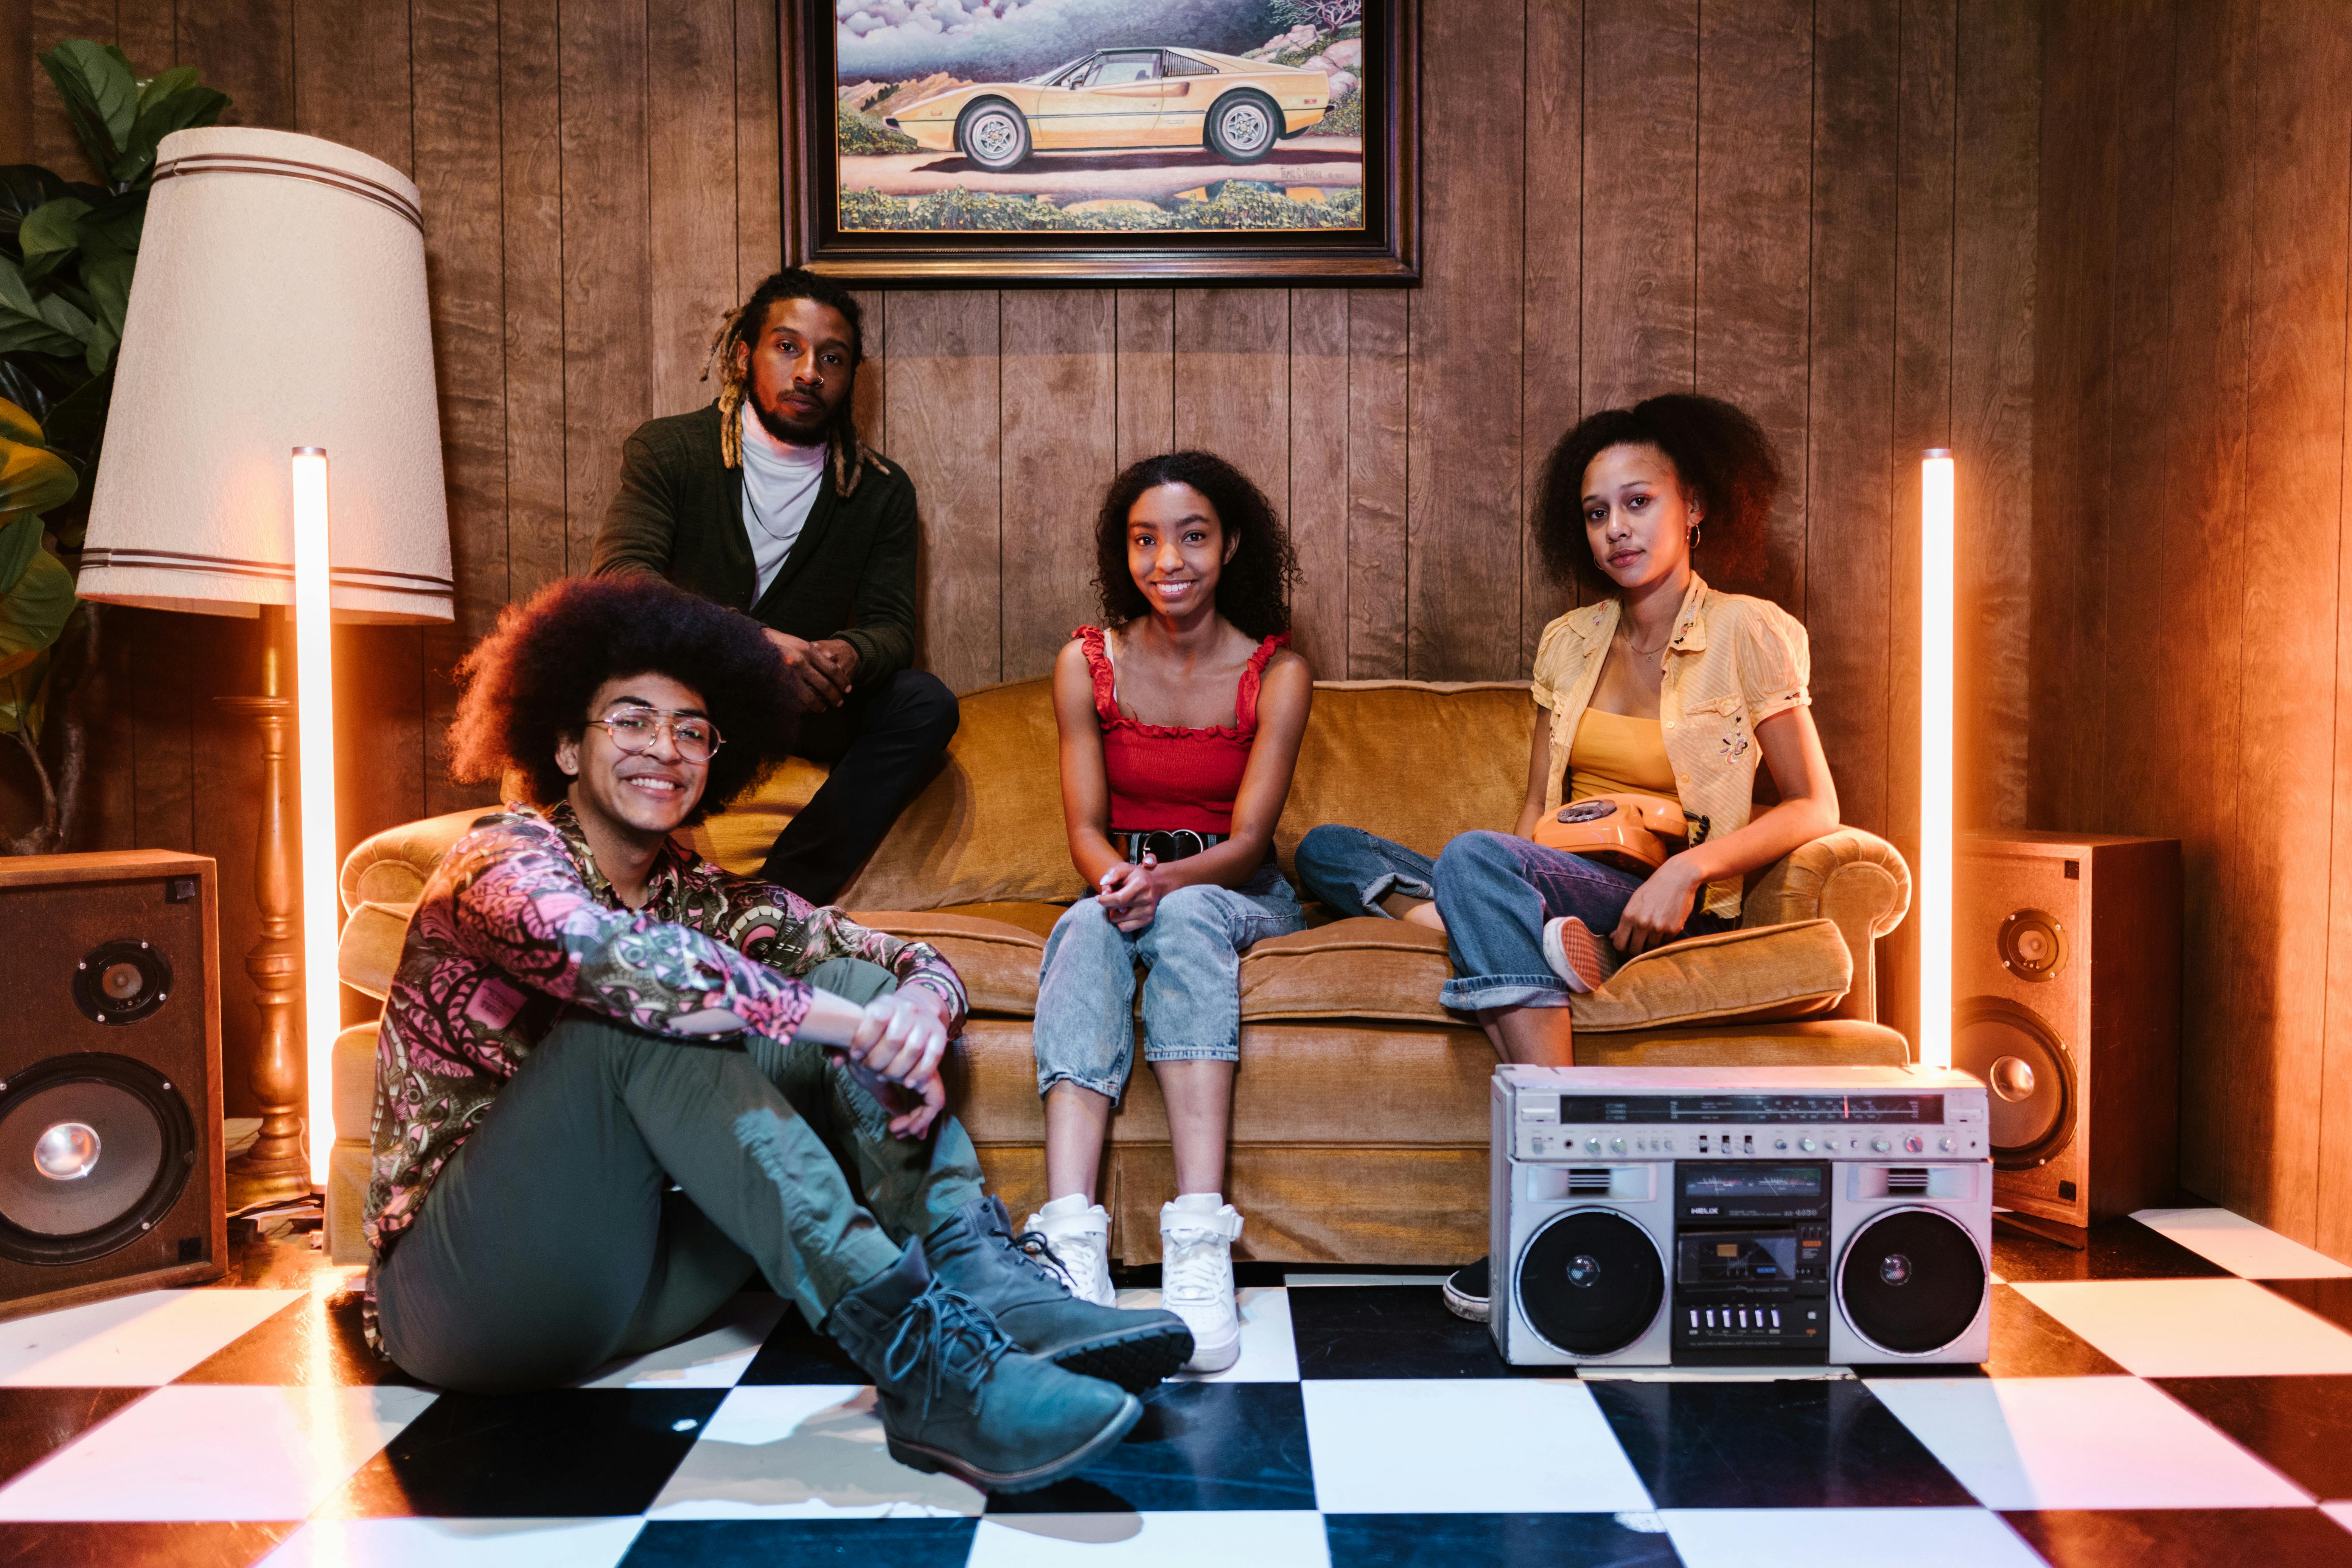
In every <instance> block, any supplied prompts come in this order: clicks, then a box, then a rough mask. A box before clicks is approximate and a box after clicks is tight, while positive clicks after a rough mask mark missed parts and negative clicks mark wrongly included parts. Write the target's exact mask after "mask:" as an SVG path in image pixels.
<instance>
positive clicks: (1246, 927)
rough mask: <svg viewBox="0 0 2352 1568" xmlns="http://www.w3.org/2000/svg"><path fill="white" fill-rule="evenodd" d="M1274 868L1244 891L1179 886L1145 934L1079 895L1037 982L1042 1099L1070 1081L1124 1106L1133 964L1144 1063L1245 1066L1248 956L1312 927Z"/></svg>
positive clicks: (1131, 1046) (1057, 925)
mask: <svg viewBox="0 0 2352 1568" xmlns="http://www.w3.org/2000/svg"><path fill="white" fill-rule="evenodd" d="M1306 925H1307V917H1306V916H1305V914H1303V913H1302V912H1301V911H1300V910H1299V908H1298V898H1297V895H1296V894H1295V893H1293V892H1292V891H1291V890H1290V884H1289V883H1288V882H1286V881H1284V880H1283V879H1282V873H1281V872H1280V871H1278V870H1276V868H1275V867H1274V866H1273V865H1272V864H1271V863H1269V864H1268V865H1267V866H1266V868H1265V869H1264V870H1263V871H1260V872H1259V873H1258V874H1257V877H1256V878H1255V879H1254V880H1252V881H1250V882H1248V883H1246V884H1245V885H1244V886H1242V887H1239V888H1208V887H1192V888H1179V889H1176V890H1175V891H1174V892H1172V893H1171V894H1169V895H1168V896H1167V897H1166V898H1164V899H1161V900H1160V908H1159V909H1158V910H1156V911H1155V912H1154V914H1153V916H1152V921H1151V923H1150V925H1148V926H1145V927H1144V928H1143V929H1142V930H1141V931H1133V932H1129V931H1121V930H1119V929H1118V927H1117V926H1115V925H1113V924H1111V921H1110V917H1109V916H1108V915H1107V914H1105V913H1104V912H1103V908H1102V905H1101V903H1100V902H1099V901H1097V900H1095V899H1092V898H1086V899H1080V900H1078V901H1077V902H1076V903H1075V904H1072V905H1071V906H1070V907H1069V908H1068V909H1067V910H1065V911H1064V912H1063V914H1062V918H1061V919H1060V920H1058V921H1055V922H1054V934H1053V935H1051V936H1049V937H1047V938H1046V939H1045V967H1044V969H1043V971H1042V972H1041V973H1040V974H1039V976H1038V981H1037V1022H1036V1026H1035V1030H1034V1041H1035V1047H1036V1052H1037V1092H1038V1093H1039V1094H1041V1095H1042V1094H1044V1093H1045V1091H1046V1090H1047V1089H1051V1088H1053V1087H1054V1086H1055V1084H1057V1083H1060V1082H1063V1081H1065V1080H1067V1081H1068V1082H1071V1083H1075V1084H1076V1085H1078V1086H1079V1087H1080V1088H1081V1089H1093V1090H1094V1091H1095V1092H1096V1093H1097V1094H1101V1095H1107V1096H1108V1097H1109V1098H1110V1099H1111V1100H1114V1101H1116V1100H1118V1098H1119V1094H1120V1091H1121V1090H1123V1089H1125V1088H1126V1087H1127V1075H1128V1073H1129V1071H1130V1070H1131V1069H1132V1068H1134V1065H1135V966H1136V963H1138V962H1139V961H1140V962H1141V963H1142V964H1143V967H1144V981H1143V1058H1144V1059H1145V1060H1146V1061H1152V1062H1167V1061H1224V1062H1231V1061H1239V1060H1240V1059H1241V1054H1242V993H1241V964H1242V954H1243V953H1244V952H1246V951H1248V949H1249V947H1250V945H1251V944H1252V943H1254V942H1263V941H1265V939H1266V938H1267V937H1270V936H1282V935H1285V934H1286V933H1288V932H1290V931H1301V930H1304V929H1305V928H1306Z"/></svg>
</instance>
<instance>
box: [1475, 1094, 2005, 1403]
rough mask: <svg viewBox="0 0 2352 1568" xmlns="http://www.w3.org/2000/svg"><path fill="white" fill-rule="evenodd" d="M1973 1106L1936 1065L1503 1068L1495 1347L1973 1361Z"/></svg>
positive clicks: (1791, 1359)
mask: <svg viewBox="0 0 2352 1568" xmlns="http://www.w3.org/2000/svg"><path fill="white" fill-rule="evenodd" d="M1985 1109H1986V1108H1985V1089H1984V1086H1983V1085H1982V1084H1980V1083H1979V1082H1978V1081H1977V1080H1976V1079H1973V1078H1970V1077H1969V1075H1968V1074H1966V1073H1960V1072H1953V1071H1950V1070H1948V1069H1946V1068H1531V1067H1505V1068H1501V1069H1499V1070H1498V1071H1497V1072H1496V1074H1495V1084H1494V1152H1493V1166H1492V1184H1493V1187H1492V1197H1493V1202H1492V1207H1491V1210H1490V1218H1489V1221H1488V1224H1489V1226H1490V1250H1489V1257H1490V1258H1491V1268H1492V1271H1493V1298H1492V1302H1493V1313H1492V1325H1493V1330H1494V1335H1495V1343H1496V1346H1497V1347H1499V1348H1500V1350H1501V1351H1502V1352H1503V1356H1504V1359H1505V1360H1507V1361H1510V1362H1513V1363H1519V1364H1522V1365H1562V1364H1578V1363H1610V1364H1617V1365H1633V1366H1663V1365H1667V1364H1673V1365H1677V1366H1707V1365H1717V1366H1801V1365H1854V1364H1857V1363H1889V1362H1907V1363H1937V1362H1980V1361H1982V1360H1984V1359H1985V1357H1986V1356H1987V1354H1989V1353H1990V1334H1991V1324H1990V1311H1991V1289H1990V1277H1991V1275H1990V1270H1991V1262H1992V1153H1991V1145H1990V1141H1989V1138H1988V1132H1987V1127H1986V1122H1985Z"/></svg>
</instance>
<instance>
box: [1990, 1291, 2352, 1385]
mask: <svg viewBox="0 0 2352 1568" xmlns="http://www.w3.org/2000/svg"><path fill="white" fill-rule="evenodd" d="M2011 1289H2013V1290H2015V1291H2016V1292H2017V1293H2018V1294H2019V1295H2021V1296H2022V1297H2024V1298H2025V1299H2026V1300H2029V1301H2031V1302H2032V1303H2033V1304H2034V1305H2035V1306H2037V1307H2039V1308H2041V1309H2042V1310H2043V1311H2045V1312H2047V1313H2049V1314H2050V1315H2051V1316H2052V1317H2053V1318H2055V1319H2057V1320H2058V1321H2060V1322H2062V1323H2063V1324H2065V1325H2066V1326H2067V1327H2068V1328H2070V1329H2072V1330H2074V1332H2075V1333H2077V1334H2080V1335H2081V1336H2082V1337H2083V1338H2084V1339H2086V1340H2088V1341H2089V1342H2091V1343H2092V1344H2094V1345H2095V1346H2097V1347H2098V1348H2099V1349H2100V1350H2101V1351H2103V1352H2105V1353H2106V1354H2107V1355H2108V1356H2110V1357H2111V1358H2113V1359H2114V1360H2115V1361H2116V1362H2117V1363H2120V1364H2121V1365H2122V1366H2123V1368H2124V1369H2125V1370H2126V1372H2132V1373H2137V1374H2138V1375H2140V1376H2142V1377H2255V1376H2262V1375H2265V1374H2274V1375H2288V1374H2294V1373H2320V1372H2326V1373H2352V1334H2347V1333H2346V1332H2345V1331H2343V1330H2342V1329H2339V1328H2337V1327H2336V1325H2335V1324H2333V1323H2331V1322H2329V1321H2326V1319H2324V1318H2320V1317H2317V1316H2315V1314H2313V1313H2310V1312H2306V1311H2305V1310H2303V1309H2302V1308H2300V1307H2298V1306H2296V1305H2295V1304H2294V1302H2292V1301H2289V1300H2286V1299H2285V1298H2284V1297H2282V1296H2277V1295H2273V1293H2272V1292H2270V1291H2268V1290H2265V1289H2263V1288H2262V1287H2261V1286H2259V1285H2257V1284H2254V1283H2253V1282H2252V1280H2247V1279H2072V1280H2058V1281H2050V1282H2044V1283H2041V1284H2023V1285H2013V1286H2011Z"/></svg>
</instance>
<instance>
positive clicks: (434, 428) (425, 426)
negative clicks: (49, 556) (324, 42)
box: [79, 127, 451, 621]
mask: <svg viewBox="0 0 2352 1568" xmlns="http://www.w3.org/2000/svg"><path fill="white" fill-rule="evenodd" d="M294 447H325V448H326V451H327V463H328V484H329V497H330V504H331V509H332V514H333V543H332V574H331V581H332V584H333V604H334V609H335V618H336V619H337V620H339V621H446V620H448V619H449V618H450V588H451V583H450V570H449V517H448V508H447V502H446V500H445V498H444V494H443V490H442V481H441V434H440V423H439V417H438V414H437V411H436V405H435V403H434V395H433V334H432V322H431V319H430V317H429V316H428V314H427V312H426V309H425V228H424V222H423V218H422V216H421V213H420V210H419V208H418V205H417V195H416V187H415V185H413V184H410V183H409V182H408V181H407V180H406V179H404V178H403V177H402V175H401V174H400V173H399V172H398V171H397V170H395V169H393V168H392V167H390V166H389V165H387V164H384V163H379V162H377V161H376V160H375V159H373V158H371V157H368V156H367V155H366V154H365V153H355V152H353V151H352V150H351V149H350V148H348V147H340V146H337V145H336V144H335V143H333V142H321V141H320V140H319V139H318V138H317V137H314V136H297V135H293V134H291V133H289V132H282V131H257V130H252V129H248V128H245V127H214V128H210V129H206V130H199V131H182V132H177V133H175V134H173V135H171V136H167V137H165V138H164V139H163V146H162V148H161V149H160V151H159V153H158V155H157V159H156V170H155V186H154V194H153V195H152V198H151V200H150V204H149V206H148V209H147V224H146V229H145V232H144V234H143V236H142V239H141V242H140V247H139V267H138V270H137V272H136V273H135V274H134V276H133V278H132V280H131V302H130V310H129V312H128V315H127V317H126V319H125V321H124V324H123V331H122V353H121V359H120V360H119V361H118V362H117V366H116V370H115V377H114V395H113V401H112V404H111V405H110V409H109V411H108V415H107V422H106V445H105V447H104V450H103V453H102V455H101V457H100V460H99V468H98V480H97V484H96V487H95V488H94V489H93V490H92V491H91V495H90V509H89V536H88V542H87V543H86V546H85V548H84V551H83V555H82V568H81V575H80V579H79V592H80V594H81V595H82V596H83V597H84V598H89V599H100V600H105V601H108V602H110V603H112V604H119V605H150V606H152V607H155V608H160V609H172V610H197V611H204V612H206V613H210V614H214V615H243V616H251V615H254V614H256V613H257V612H256V609H255V606H257V605H291V604H292V603H293V599H294V521H293V517H294V514H293V498H292V485H291V479H290V477H289V455H290V453H291V452H292V449H293V448H294Z"/></svg>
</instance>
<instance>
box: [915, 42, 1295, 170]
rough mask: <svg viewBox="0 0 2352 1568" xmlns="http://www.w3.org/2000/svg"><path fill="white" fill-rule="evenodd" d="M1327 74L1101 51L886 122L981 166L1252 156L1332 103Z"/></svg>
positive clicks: (959, 92) (1209, 54)
mask: <svg viewBox="0 0 2352 1568" xmlns="http://www.w3.org/2000/svg"><path fill="white" fill-rule="evenodd" d="M1330 90H1331V89H1330V79H1329V78H1328V76H1327V75H1326V74H1325V73H1324V72H1323V71H1321V70H1319V69H1315V70H1308V69H1302V68H1298V67H1296V66H1282V65H1275V64H1273V63H1271V62H1269V61H1266V60H1252V59H1244V58H1241V57H1240V56H1238V55H1224V54H1218V53H1215V52H1214V51H1213V50H1209V49H1186V48H1173V47H1150V48H1110V49H1097V50H1095V51H1094V52H1093V53H1091V54H1087V55H1081V56H1080V57H1079V58H1076V59H1074V60H1068V61H1066V62H1064V63H1063V64H1061V65H1059V66H1056V67H1055V68H1053V69H1052V70H1049V71H1046V72H1045V73H1043V74H1042V75H1039V76H1034V77H1031V78H1029V79H1027V80H1025V81H1012V82H997V81H992V82H974V83H971V84H968V85H964V86H959V87H955V88H952V89H949V90H947V91H944V92H938V93H934V94H932V95H930V96H929V97H928V98H923V99H919V100H917V101H915V102H913V103H909V104H907V105H905V106H904V107H902V108H898V109H896V110H894V111H893V112H891V113H890V114H888V115H887V116H886V117H885V118H884V119H883V121H882V123H883V124H884V125H886V126H887V127H889V128H890V129H891V130H893V131H897V132H901V133H903V134H905V135H907V136H909V137H911V138H913V139H914V141H915V142H917V143H918V144H919V145H920V146H922V147H924V148H926V149H929V150H931V151H934V152H942V153H948V152H953V153H962V154H963V155H964V156H965V157H967V158H969V159H971V161H972V163H976V164H978V165H979V166H980V167H981V168H982V169H987V170H990V171H992V172H994V171H1001V170H1005V169H1012V168H1015V167H1018V166H1019V165H1020V164H1022V163H1025V162H1026V161H1027V160H1028V158H1029V155H1030V154H1031V153H1069V152H1112V151H1126V150H1129V149H1138V148H1155V147H1205V148H1207V149H1208V150H1209V151H1210V152H1212V153H1215V154H1216V155H1217V156H1218V157H1220V158H1222V159H1223V160H1224V161H1225V162H1227V163H1257V162H1258V161H1260V160H1261V159H1263V158H1265V156H1266V155H1267V153H1270V152H1272V151H1273V149H1274V145H1275V143H1276V142H1279V141H1282V140H1285V139H1286V138H1288V137H1292V136H1296V135H1298V134H1299V133H1300V132H1304V131H1306V130H1307V129H1309V128H1310V127H1312V126H1313V125H1314V124H1315V123H1316V122H1317V121H1320V120H1321V119H1322V118H1323V116H1324V113H1325V111H1326V110H1328V109H1329V108H1330V104H1331V100H1330Z"/></svg>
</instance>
